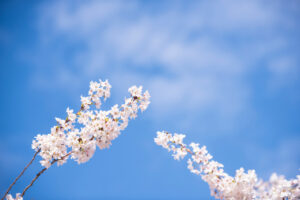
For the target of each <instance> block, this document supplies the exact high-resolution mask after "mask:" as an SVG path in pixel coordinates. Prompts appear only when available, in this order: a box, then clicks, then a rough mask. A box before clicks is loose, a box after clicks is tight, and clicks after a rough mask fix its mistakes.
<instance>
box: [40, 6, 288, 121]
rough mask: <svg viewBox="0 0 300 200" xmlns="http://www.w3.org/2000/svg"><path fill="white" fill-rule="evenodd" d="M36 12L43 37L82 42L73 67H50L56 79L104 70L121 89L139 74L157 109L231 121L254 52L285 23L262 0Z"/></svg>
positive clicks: (245, 91) (241, 104)
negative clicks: (209, 114)
mask: <svg viewBox="0 0 300 200" xmlns="http://www.w3.org/2000/svg"><path fill="white" fill-rule="evenodd" d="M152 6H153V5H152ZM40 15H41V17H40V21H39V26H40V30H41V32H40V33H41V39H42V41H46V42H45V43H46V44H49V43H55V42H56V41H57V40H62V41H64V43H63V44H62V45H65V46H71V47H72V46H73V45H75V46H76V44H77V43H80V44H81V45H82V46H83V48H82V49H81V50H78V52H77V53H76V54H74V55H73V57H71V59H72V61H71V64H73V66H76V69H77V70H76V72H70V74H67V73H66V72H68V71H67V70H62V69H60V68H57V69H55V68H54V69H53V70H57V71H58V72H59V73H58V75H57V77H56V78H54V80H57V81H56V82H57V83H58V84H59V83H61V84H64V82H65V81H68V80H71V79H77V80H79V79H93V78H95V77H97V76H98V77H99V76H101V77H102V76H103V75H104V76H108V77H103V78H109V79H112V80H118V81H119V82H121V81H122V82H121V83H120V85H119V86H117V87H114V89H117V90H118V89H121V88H122V89H124V88H123V87H124V85H126V84H128V83H129V82H130V83H131V82H134V81H133V80H136V82H138V83H142V84H143V85H145V87H147V88H149V89H150V90H151V93H152V96H153V98H152V102H153V104H152V109H153V110H156V112H155V113H156V115H157V116H160V115H161V113H159V114H160V115H158V112H159V111H163V110H164V111H166V113H167V112H169V111H172V110H174V109H181V110H182V111H183V112H189V111H193V110H196V111H198V112H204V111H205V110H206V109H210V111H211V112H215V113H216V115H219V116H221V117H222V119H223V120H226V121H227V122H229V123H231V122H230V121H231V120H230V119H235V118H236V117H238V116H239V114H240V113H241V112H245V111H246V110H247V109H249V106H250V105H249V104H250V103H249V97H250V96H249V95H250V94H251V87H250V86H249V83H247V82H246V80H245V79H246V76H247V75H248V74H249V73H251V70H253V68H255V67H257V66H259V65H257V64H256V62H255V61H253V60H255V59H261V58H263V57H264V56H266V55H268V54H269V53H272V52H274V51H276V50H278V49H280V48H281V47H283V46H284V45H286V41H285V40H286V39H285V38H282V37H281V36H280V35H278V34H275V35H274V36H272V37H269V34H270V33H271V32H273V31H274V29H276V28H279V27H280V28H282V27H283V28H284V27H285V25H284V23H283V22H282V19H283V18H282V13H281V12H280V10H279V6H276V4H274V5H272V6H270V5H269V4H266V3H265V2H262V1H218V2H207V1H202V2H200V1H194V2H190V3H189V4H186V3H183V2H175V3H174V2H173V1H172V2H167V3H162V4H161V7H160V6H154V8H153V7H150V6H149V7H147V6H145V5H142V4H140V2H138V1H130V3H128V2H124V1H88V2H84V3H81V2H76V3H74V2H73V1H55V2H51V3H50V5H49V3H47V4H45V5H44V6H43V7H42V9H41V12H40ZM261 30H263V31H261ZM247 38H249V39H250V40H251V41H250V42H245V41H247ZM278 41H282V42H278ZM57 45H60V44H57ZM62 48H64V47H62ZM52 53H53V54H55V52H52ZM61 62H62V63H61V64H59V66H65V65H66V64H65V63H63V62H64V61H61ZM275 62H276V61H275ZM156 67H157V69H156ZM277 68H278V67H277ZM277 68H276V67H275V69H277ZM270 69H271V71H272V73H273V71H274V67H271V68H270ZM149 71H150V72H149ZM156 71H159V72H156ZM275 74H276V73H275ZM277 74H278V73H277ZM38 76H39V79H41V80H43V83H45V80H47V79H44V78H43V76H41V77H40V75H38ZM275 76H277V75H275ZM64 77H65V78H64ZM72 77H73V78H72ZM51 79H52V78H51ZM37 80H38V79H37ZM285 81H287V79H285ZM79 82H80V81H79ZM45 84H46V83H45ZM40 85H44V84H40ZM49 85H53V84H52V83H50V84H49ZM55 87H57V85H55Z"/></svg>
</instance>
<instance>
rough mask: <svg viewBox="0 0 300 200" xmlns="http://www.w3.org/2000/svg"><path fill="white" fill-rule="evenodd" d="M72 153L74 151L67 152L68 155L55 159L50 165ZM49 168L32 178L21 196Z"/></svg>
mask: <svg viewBox="0 0 300 200" xmlns="http://www.w3.org/2000/svg"><path fill="white" fill-rule="evenodd" d="M71 153H72V151H70V152H69V153H67V154H66V155H64V156H63V157H62V158H60V159H54V160H53V161H52V162H51V165H50V167H51V166H52V165H53V164H54V163H56V162H57V161H59V160H63V159H65V158H66V157H68V156H69V155H70V154H71ZM47 169H48V168H46V167H45V168H43V169H42V170H41V171H40V172H39V173H37V174H36V176H35V177H34V179H32V181H31V183H30V184H29V185H28V186H27V187H26V188H25V189H24V191H23V192H22V194H21V197H23V196H24V195H25V193H26V191H27V190H28V189H29V188H30V187H31V186H32V185H33V183H34V182H35V181H36V180H37V179H38V178H39V177H40V176H41V175H42V174H43V173H44V172H45V171H46V170H47Z"/></svg>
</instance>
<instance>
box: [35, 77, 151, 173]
mask: <svg viewBox="0 0 300 200" xmlns="http://www.w3.org/2000/svg"><path fill="white" fill-rule="evenodd" d="M110 89H111V85H110V84H109V83H108V81H101V80H100V81H99V82H90V90H89V93H88V96H86V97H83V96H81V108H80V110H79V111H78V112H76V113H75V112H74V111H73V110H72V109H69V108H67V111H66V112H67V117H66V119H60V118H56V121H57V125H56V126H53V127H52V128H51V132H50V133H49V134H45V135H40V134H38V135H37V136H36V137H35V139H34V140H33V143H32V148H33V149H34V150H35V151H40V152H39V155H40V156H41V157H42V158H43V160H41V161H40V163H41V165H42V166H45V167H46V168H48V167H50V166H51V165H52V164H53V163H54V162H57V164H58V165H62V164H64V163H65V162H66V161H67V159H68V158H69V156H70V157H71V158H72V159H74V160H75V161H77V162H78V163H79V164H80V163H84V162H87V161H88V160H89V159H90V158H91V157H92V156H93V154H94V152H95V150H96V146H98V147H99V148H100V149H103V148H108V147H109V146H110V145H111V141H112V140H114V139H116V138H117V137H118V136H119V135H120V132H121V131H122V130H124V129H125V128H126V127H127V125H128V121H129V119H133V118H135V117H136V116H137V113H138V110H141V111H144V110H145V109H147V107H148V105H149V103H150V101H149V98H150V95H149V92H148V91H146V92H144V93H142V86H140V87H136V86H132V87H131V88H129V90H128V91H129V93H130V94H131V96H130V98H126V99H125V103H124V104H122V105H121V106H118V105H115V106H113V107H112V108H111V109H110V110H108V111H103V110H99V109H100V107H101V104H102V101H103V100H106V99H107V98H109V97H110ZM93 106H95V108H96V109H95V108H94V107H93Z"/></svg>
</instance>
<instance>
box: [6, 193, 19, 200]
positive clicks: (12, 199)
mask: <svg viewBox="0 0 300 200" xmlns="http://www.w3.org/2000/svg"><path fill="white" fill-rule="evenodd" d="M6 200H23V197H22V196H21V194H20V193H17V194H16V198H13V197H12V196H11V194H8V195H6Z"/></svg>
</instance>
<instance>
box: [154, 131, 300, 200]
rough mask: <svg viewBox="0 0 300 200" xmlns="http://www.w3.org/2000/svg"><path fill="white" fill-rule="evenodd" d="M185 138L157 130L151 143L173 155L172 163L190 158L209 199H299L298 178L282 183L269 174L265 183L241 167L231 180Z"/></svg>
mask: <svg viewBox="0 0 300 200" xmlns="http://www.w3.org/2000/svg"><path fill="white" fill-rule="evenodd" d="M184 138H185V135H183V134H174V135H172V134H171V133H168V132H165V131H162V132H160V131H158V132H157V137H156V138H155V139H154V142H155V143H156V144H157V145H160V146H162V147H164V148H165V149H167V150H168V151H172V152H173V157H174V159H175V160H180V159H183V158H184V157H185V156H186V155H188V154H189V155H190V158H189V159H188V161H187V164H188V169H189V170H190V171H191V172H192V173H194V174H197V175H200V176H201V178H202V179H203V180H204V181H205V182H207V183H208V185H209V188H210V192H211V196H213V197H215V198H216V199H225V200H240V199H243V200H252V199H266V200H269V199H270V200H271V199H272V200H287V199H300V176H299V175H298V176H297V178H296V179H292V180H286V179H285V178H284V176H277V175H276V174H273V175H272V176H271V178H270V180H269V181H267V182H264V181H262V180H259V179H258V178H257V175H256V173H255V170H248V171H247V172H245V170H244V169H243V168H240V169H238V170H236V174H235V176H234V177H232V176H230V175H228V174H227V173H225V172H224V169H223V167H224V166H223V165H222V164H221V163H218V162H216V161H214V160H212V156H211V155H210V154H209V153H208V151H207V150H206V147H205V146H202V147H199V144H197V143H191V144H190V145H186V144H184V143H183V139H184Z"/></svg>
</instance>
